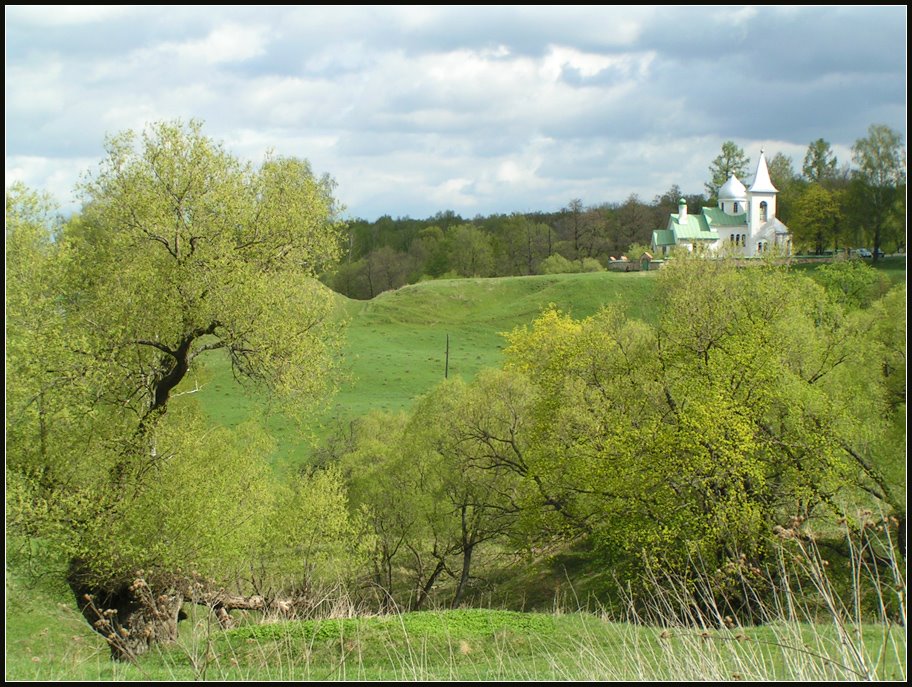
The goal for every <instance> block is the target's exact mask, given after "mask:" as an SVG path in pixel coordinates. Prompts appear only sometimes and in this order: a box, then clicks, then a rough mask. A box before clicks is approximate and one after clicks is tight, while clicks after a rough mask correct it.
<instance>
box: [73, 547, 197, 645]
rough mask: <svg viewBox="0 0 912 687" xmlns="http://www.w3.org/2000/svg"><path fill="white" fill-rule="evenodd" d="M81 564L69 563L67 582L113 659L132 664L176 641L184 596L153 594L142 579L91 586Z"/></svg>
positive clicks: (165, 592) (166, 592)
mask: <svg viewBox="0 0 912 687" xmlns="http://www.w3.org/2000/svg"><path fill="white" fill-rule="evenodd" d="M89 579H90V578H89V575H88V572H87V570H86V568H85V566H84V565H83V563H82V561H79V560H74V561H72V562H71V563H70V570H69V574H68V575H67V582H68V583H69V585H70V589H72V590H73V593H74V594H75V595H76V604H77V605H78V607H79V610H80V611H81V612H82V615H83V617H84V618H85V619H86V620H87V621H88V623H89V625H91V626H92V628H93V629H94V630H95V631H96V632H98V633H99V634H100V635H102V636H103V637H104V638H105V639H106V640H107V642H108V645H109V646H110V647H111V657H112V658H113V659H115V660H118V661H129V660H133V659H134V658H136V657H137V656H141V655H142V654H144V653H146V652H147V651H148V650H149V647H150V646H152V645H153V644H156V643H161V642H171V641H174V640H175V639H177V623H178V621H180V620H183V619H184V618H185V617H186V615H185V614H184V613H183V611H181V606H182V605H183V603H184V595H183V594H182V593H180V592H178V591H177V590H176V589H173V588H170V589H169V588H165V589H162V590H155V591H153V590H152V589H151V588H150V587H149V585H148V584H147V583H146V582H145V580H143V579H142V578H137V579H135V580H134V581H133V582H119V583H116V584H112V585H109V586H106V587H101V586H97V585H93V584H92V583H91V582H89Z"/></svg>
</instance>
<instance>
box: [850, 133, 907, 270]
mask: <svg viewBox="0 0 912 687" xmlns="http://www.w3.org/2000/svg"><path fill="white" fill-rule="evenodd" d="M852 159H853V160H854V161H855V164H856V165H858V169H857V171H856V172H855V180H856V182H857V183H856V185H855V186H854V191H855V193H856V194H857V195H859V196H860V198H859V201H858V204H859V206H860V207H861V208H863V209H864V210H863V213H864V214H863V215H862V217H861V218H860V219H861V222H862V224H863V225H864V226H865V227H866V228H867V229H868V230H869V231H870V233H871V237H872V240H873V249H874V252H875V257H874V261H875V262H876V261H877V260H878V257H877V252H876V251H877V249H879V248H880V247H881V245H882V244H883V243H884V239H886V238H887V236H886V235H885V232H887V233H892V232H893V231H895V232H897V233H900V232H901V231H902V229H903V227H904V223H903V221H902V219H903V218H904V217H905V192H904V189H905V185H906V150H905V147H904V146H903V139H902V134H901V133H899V132H898V131H894V130H893V129H890V128H889V127H888V126H885V125H883V124H872V125H871V126H870V127H868V135H867V136H866V137H865V138H861V139H858V140H857V141H855V144H854V145H853V146H852ZM889 238H891V239H892V238H894V237H893V236H890V237H889Z"/></svg>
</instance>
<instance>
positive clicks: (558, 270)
mask: <svg viewBox="0 0 912 687" xmlns="http://www.w3.org/2000/svg"><path fill="white" fill-rule="evenodd" d="M538 270H539V272H541V273H542V274H568V273H571V272H579V271H580V270H579V269H578V267H577V266H576V265H575V264H574V263H573V262H571V261H570V260H567V258H565V257H564V256H563V255H561V254H560V253H554V255H551V256H549V257H547V258H545V259H544V260H542V261H541V263H539V266H538Z"/></svg>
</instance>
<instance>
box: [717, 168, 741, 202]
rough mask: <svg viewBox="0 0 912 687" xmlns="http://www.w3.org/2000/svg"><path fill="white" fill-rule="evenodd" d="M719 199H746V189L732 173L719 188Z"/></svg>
mask: <svg viewBox="0 0 912 687" xmlns="http://www.w3.org/2000/svg"><path fill="white" fill-rule="evenodd" d="M719 200H747V189H746V188H745V187H744V184H742V183H741V182H740V181H738V177H736V176H735V175H734V174H732V175H731V176H730V177H729V178H728V181H726V182H725V183H724V184H722V188H720V189H719Z"/></svg>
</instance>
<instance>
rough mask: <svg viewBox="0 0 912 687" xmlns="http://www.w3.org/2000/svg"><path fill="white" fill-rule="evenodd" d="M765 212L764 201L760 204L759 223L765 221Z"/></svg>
mask: <svg viewBox="0 0 912 687" xmlns="http://www.w3.org/2000/svg"><path fill="white" fill-rule="evenodd" d="M766 212H767V205H766V201H765V200H764V201H763V202H762V203H760V221H761V222H765V221H766Z"/></svg>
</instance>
